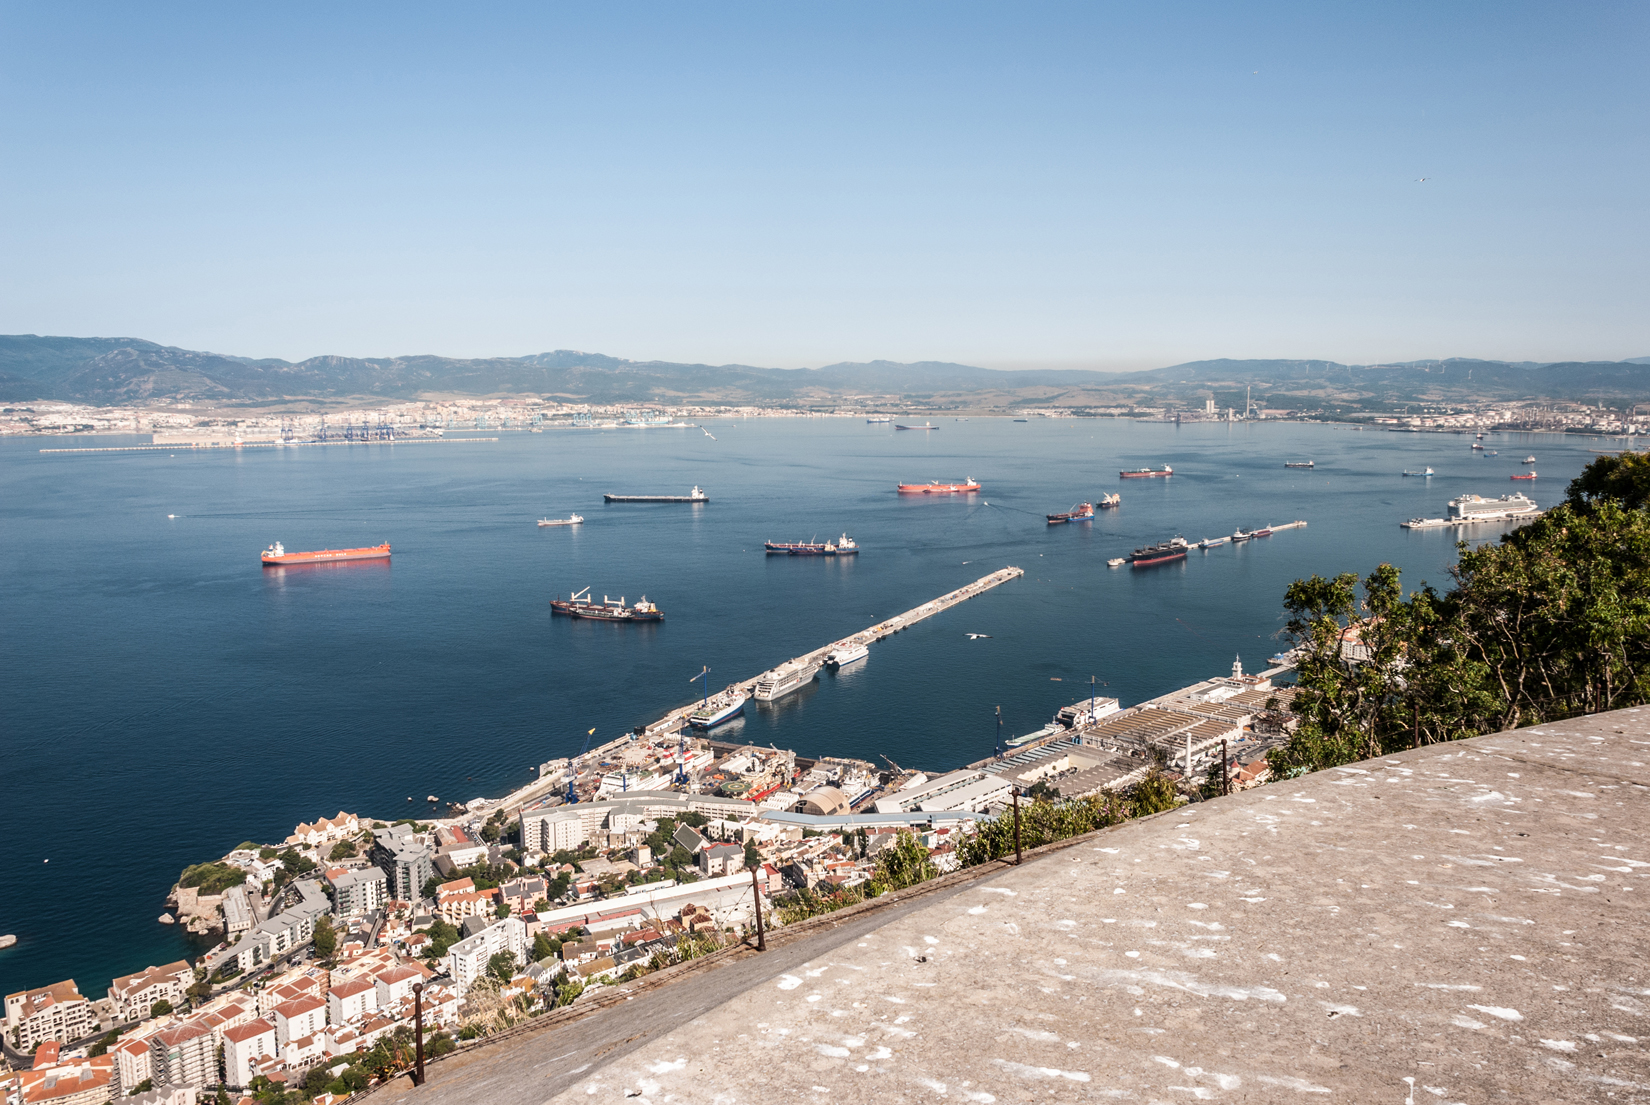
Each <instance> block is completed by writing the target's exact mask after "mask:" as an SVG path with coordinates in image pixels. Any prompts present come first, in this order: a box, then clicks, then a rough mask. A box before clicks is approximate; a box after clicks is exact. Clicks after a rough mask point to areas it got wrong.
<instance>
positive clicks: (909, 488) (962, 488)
mask: <svg viewBox="0 0 1650 1105" xmlns="http://www.w3.org/2000/svg"><path fill="white" fill-rule="evenodd" d="M979 489H980V484H979V481H977V480H964V481H963V482H962V483H939V482H935V483H902V484H900V485H899V491H900V494H901V495H966V494H969V493H970V492H973V491H978V490H979Z"/></svg>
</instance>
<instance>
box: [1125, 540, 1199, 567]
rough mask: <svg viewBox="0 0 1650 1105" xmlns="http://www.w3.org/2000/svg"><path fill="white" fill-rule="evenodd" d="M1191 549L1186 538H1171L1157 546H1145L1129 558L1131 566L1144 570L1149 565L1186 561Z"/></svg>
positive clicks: (1136, 550)
mask: <svg viewBox="0 0 1650 1105" xmlns="http://www.w3.org/2000/svg"><path fill="white" fill-rule="evenodd" d="M1189 548H1191V545H1190V543H1188V542H1187V540H1186V539H1185V538H1184V537H1171V538H1170V539H1169V540H1167V541H1159V542H1158V543H1157V544H1155V545H1145V546H1142V547H1141V548H1138V549H1135V550H1134V552H1132V553H1130V554H1129V555H1128V557H1127V560H1128V562H1129V564H1130V565H1131V566H1132V567H1135V568H1144V567H1145V566H1146V565H1148V564H1163V563H1166V562H1168V561H1170V560H1185V559H1186V550H1187V549H1189Z"/></svg>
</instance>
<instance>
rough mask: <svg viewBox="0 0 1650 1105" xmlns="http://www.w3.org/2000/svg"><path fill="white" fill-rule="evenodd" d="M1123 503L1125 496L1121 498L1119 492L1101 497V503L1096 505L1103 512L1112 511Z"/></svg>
mask: <svg viewBox="0 0 1650 1105" xmlns="http://www.w3.org/2000/svg"><path fill="white" fill-rule="evenodd" d="M1122 501H1123V496H1121V495H1119V494H1118V493H1117V492H1115V491H1113V492H1112V493H1111V494H1110V495H1102V496H1100V501H1099V502H1098V503H1095V504H1094V505H1095V506H1097V507H1099V508H1100V509H1101V510H1110V509H1111V508H1112V507H1114V506H1117V505H1118V504H1119V503H1121V502H1122Z"/></svg>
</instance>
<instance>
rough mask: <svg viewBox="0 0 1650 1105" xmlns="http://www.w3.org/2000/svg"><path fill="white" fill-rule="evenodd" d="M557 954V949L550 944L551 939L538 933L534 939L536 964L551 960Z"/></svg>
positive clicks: (534, 959)
mask: <svg viewBox="0 0 1650 1105" xmlns="http://www.w3.org/2000/svg"><path fill="white" fill-rule="evenodd" d="M555 954H556V948H555V947H554V946H553V945H552V944H551V943H550V938H549V937H548V936H546V935H544V933H542V932H541V933H537V934H535V935H534V937H533V961H534V962H535V963H536V962H538V961H540V960H543V959H549V958H551V957H552V956H554V955H555Z"/></svg>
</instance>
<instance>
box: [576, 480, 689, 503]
mask: <svg viewBox="0 0 1650 1105" xmlns="http://www.w3.org/2000/svg"><path fill="white" fill-rule="evenodd" d="M602 499H603V501H605V502H609V503H708V502H710V496H709V495H706V494H705V493H704V491H703V490H702V489H701V488H700V487H699V485H698V484H694V485H693V490H692V491H690V492H688V493H687V494H686V495H603V496H602Z"/></svg>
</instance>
